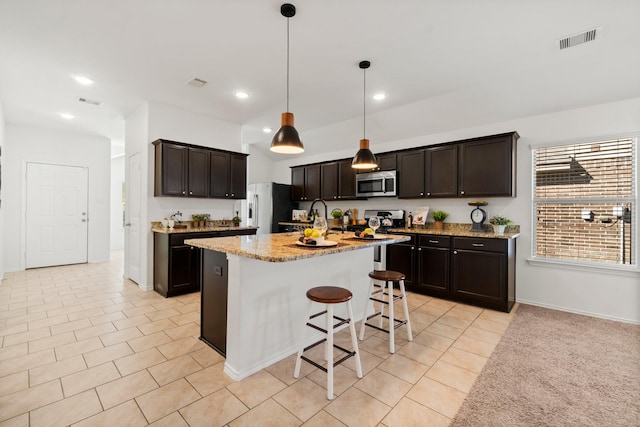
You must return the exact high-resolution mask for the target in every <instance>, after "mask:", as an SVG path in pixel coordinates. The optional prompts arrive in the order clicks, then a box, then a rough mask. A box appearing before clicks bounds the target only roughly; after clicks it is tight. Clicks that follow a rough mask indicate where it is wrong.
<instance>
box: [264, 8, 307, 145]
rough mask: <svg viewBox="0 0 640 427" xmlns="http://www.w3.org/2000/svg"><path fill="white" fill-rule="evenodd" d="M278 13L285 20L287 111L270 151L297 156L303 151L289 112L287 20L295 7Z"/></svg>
mask: <svg viewBox="0 0 640 427" xmlns="http://www.w3.org/2000/svg"><path fill="white" fill-rule="evenodd" d="M280 13H281V14H282V16H284V17H285V18H287V111H286V112H284V113H282V118H281V127H280V129H278V132H276V134H275V135H274V136H273V139H272V140H271V151H273V152H275V153H282V154H299V153H302V152H303V151H304V146H303V145H302V141H300V136H298V131H297V130H296V128H294V127H293V113H290V112H289V18H291V17H293V16H295V15H296V7H295V6H294V5H292V4H290V3H285V4H283V5H282V6H280Z"/></svg>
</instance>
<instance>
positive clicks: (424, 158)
mask: <svg viewBox="0 0 640 427" xmlns="http://www.w3.org/2000/svg"><path fill="white" fill-rule="evenodd" d="M517 140H518V134H517V132H511V133H506V134H501V135H493V136H488V137H482V138H474V139H469V140H465V141H460V142H455V143H449V144H443V145H436V146H431V147H426V148H422V149H419V150H409V151H403V152H400V153H398V154H397V156H398V197H399V198H407V199H408V198H420V197H515V195H516V141H517Z"/></svg>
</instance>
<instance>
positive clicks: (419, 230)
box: [389, 223, 520, 239]
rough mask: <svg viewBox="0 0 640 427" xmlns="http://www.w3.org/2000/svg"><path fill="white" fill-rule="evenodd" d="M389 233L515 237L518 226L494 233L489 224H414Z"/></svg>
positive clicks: (516, 236) (391, 229) (488, 237)
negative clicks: (481, 226) (474, 227)
mask: <svg viewBox="0 0 640 427" xmlns="http://www.w3.org/2000/svg"><path fill="white" fill-rule="evenodd" d="M389 232H391V233H401V234H434V235H439V236H452V237H481V238H483V239H516V238H518V237H519V236H520V226H519V225H510V226H508V227H507V229H506V230H505V232H504V234H496V233H495V232H494V231H493V229H492V227H491V226H485V228H484V230H483V231H472V230H471V224H448V223H445V224H444V229H443V230H436V229H435V228H433V224H428V225H427V226H426V227H424V226H415V227H411V228H406V227H404V228H390V229H389Z"/></svg>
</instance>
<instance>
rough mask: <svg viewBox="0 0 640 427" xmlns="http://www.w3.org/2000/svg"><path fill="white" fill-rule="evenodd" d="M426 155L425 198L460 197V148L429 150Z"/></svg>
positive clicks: (453, 146)
mask: <svg viewBox="0 0 640 427" xmlns="http://www.w3.org/2000/svg"><path fill="white" fill-rule="evenodd" d="M424 154H425V170H424V175H425V196H426V197H455V196H457V195H458V146H457V145H445V146H442V147H434V148H427V149H425V150H424Z"/></svg>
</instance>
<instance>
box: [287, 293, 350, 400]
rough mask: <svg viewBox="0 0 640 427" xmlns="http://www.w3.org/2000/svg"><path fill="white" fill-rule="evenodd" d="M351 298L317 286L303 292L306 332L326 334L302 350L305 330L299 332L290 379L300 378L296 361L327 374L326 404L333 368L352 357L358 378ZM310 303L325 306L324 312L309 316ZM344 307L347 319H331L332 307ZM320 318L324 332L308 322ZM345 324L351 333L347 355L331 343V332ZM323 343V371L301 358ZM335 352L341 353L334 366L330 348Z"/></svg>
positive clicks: (320, 367) (344, 349)
mask: <svg viewBox="0 0 640 427" xmlns="http://www.w3.org/2000/svg"><path fill="white" fill-rule="evenodd" d="M352 297H353V295H352V294H351V292H350V291H349V290H348V289H344V288H339V287H337V286H319V287H317V288H311V289H309V290H308V291H307V298H309V310H308V314H307V321H306V325H307V326H309V327H310V328H313V329H316V330H318V331H320V332H323V333H324V334H326V338H323V339H321V340H319V341H316V342H315V343H313V344H311V345H309V346H307V347H305V346H304V338H305V335H306V328H305V329H304V330H303V332H302V339H301V340H300V347H299V349H298V357H297V359H296V368H295V371H294V373H293V377H294V378H298V377H299V376H300V361H301V360H304V361H305V362H308V363H311V364H312V365H313V366H315V367H316V368H318V369H321V370H323V371H325V372H326V373H327V398H328V399H329V400H332V399H333V368H334V367H336V366H338V365H339V364H341V363H342V362H344V361H345V360H347V359H349V358H350V357H353V356H355V358H356V373H357V374H358V378H362V365H361V364H360V353H359V351H358V339H357V337H356V327H355V324H354V322H353V310H352V309H351V298H352ZM313 302H317V303H320V304H325V310H324V311H321V312H319V313H315V314H312V310H311V309H312V305H313ZM344 302H346V303H347V311H348V315H349V318H347V319H343V318H341V317H338V316H335V315H334V314H333V308H334V305H335V304H340V303H344ZM323 314H326V315H327V318H326V329H323V328H321V327H319V326H317V325H314V324H313V323H311V319H315V318H316V317H319V316H322V315H323ZM334 320H338V323H336V324H334ZM346 324H348V325H349V329H350V332H351V343H352V345H353V351H349V350H347V349H346V348H342V347H340V346H339V345H336V344H334V343H333V334H334V331H335V330H336V329H338V328H340V329H342V328H341V327H342V326H344V325H346ZM324 342H326V346H325V359H326V360H327V367H326V368H325V367H324V366H321V365H320V364H318V363H316V362H314V361H313V360H311V359H309V358H308V357H305V356H303V353H304V352H305V351H307V350H310V349H312V348H313V347H315V346H317V345H320V344H322V343H324ZM334 347H335V348H337V349H338V350H340V351H342V352H344V353H345V356H343V357H342V358H341V359H339V360H337V361H335V362H334V360H333V348H334Z"/></svg>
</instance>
